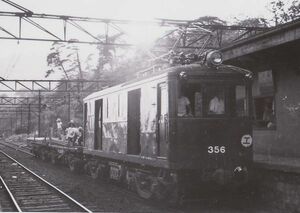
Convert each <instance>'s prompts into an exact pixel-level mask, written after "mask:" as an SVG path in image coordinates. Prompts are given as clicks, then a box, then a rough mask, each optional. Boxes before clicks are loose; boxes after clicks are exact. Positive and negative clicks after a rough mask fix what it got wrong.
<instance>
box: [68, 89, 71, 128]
mask: <svg viewBox="0 0 300 213" xmlns="http://www.w3.org/2000/svg"><path fill="white" fill-rule="evenodd" d="M70 120H71V94H70V93H69V92H68V122H70Z"/></svg>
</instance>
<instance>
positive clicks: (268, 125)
mask: <svg viewBox="0 0 300 213" xmlns="http://www.w3.org/2000/svg"><path fill="white" fill-rule="evenodd" d="M252 94H253V108H254V112H253V116H254V126H255V127H256V128H260V129H275V128H276V110H275V98H274V97H275V86H274V82H273V72H272V70H266V71H262V72H258V73H257V74H256V75H255V78H254V82H253V89H252Z"/></svg>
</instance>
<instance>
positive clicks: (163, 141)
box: [157, 83, 169, 157]
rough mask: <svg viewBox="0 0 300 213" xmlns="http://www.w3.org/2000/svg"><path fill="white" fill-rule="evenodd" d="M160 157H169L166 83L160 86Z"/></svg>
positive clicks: (158, 105)
mask: <svg viewBox="0 0 300 213" xmlns="http://www.w3.org/2000/svg"><path fill="white" fill-rule="evenodd" d="M157 107H158V109H157V112H158V155H159V156H161V157H166V156H167V142H168V108H169V102H168V87H167V84H166V83H162V84H159V85H158V104H157Z"/></svg>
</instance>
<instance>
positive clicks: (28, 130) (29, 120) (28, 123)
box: [27, 104, 31, 135]
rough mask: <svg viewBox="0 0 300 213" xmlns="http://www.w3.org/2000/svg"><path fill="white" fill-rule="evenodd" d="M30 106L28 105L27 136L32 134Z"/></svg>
mask: <svg viewBox="0 0 300 213" xmlns="http://www.w3.org/2000/svg"><path fill="white" fill-rule="evenodd" d="M30 115H31V113H30V104H29V105H28V120H27V134H28V135H29V134H30V123H31V117H30Z"/></svg>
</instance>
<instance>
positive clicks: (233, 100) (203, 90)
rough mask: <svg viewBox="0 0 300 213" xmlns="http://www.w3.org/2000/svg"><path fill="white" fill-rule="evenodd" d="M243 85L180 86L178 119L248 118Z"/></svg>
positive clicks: (193, 84) (198, 84)
mask: <svg viewBox="0 0 300 213" xmlns="http://www.w3.org/2000/svg"><path fill="white" fill-rule="evenodd" d="M247 97H248V96H247V90H246V86H245V85H232V84H231V85H230V84H225V85H223V84H219V85H214V84H211V83H209V84H208V83H203V84H200V83H191V84H185V85H183V86H181V88H180V91H179V93H178V100H177V115H178V117H187V116H188V117H191V116H192V117H222V116H223V117H224V116H227V117H245V116H248V111H249V110H248V101H247Z"/></svg>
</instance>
